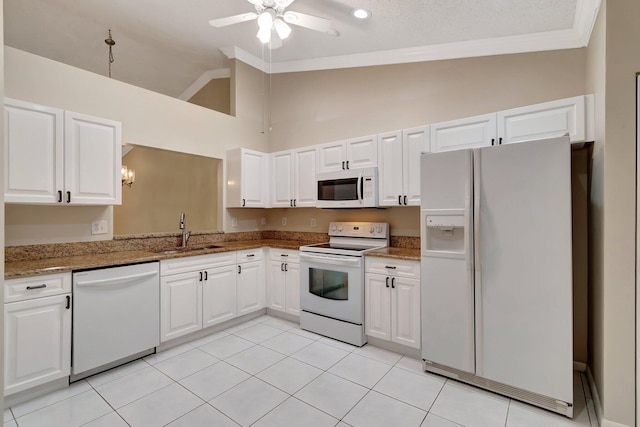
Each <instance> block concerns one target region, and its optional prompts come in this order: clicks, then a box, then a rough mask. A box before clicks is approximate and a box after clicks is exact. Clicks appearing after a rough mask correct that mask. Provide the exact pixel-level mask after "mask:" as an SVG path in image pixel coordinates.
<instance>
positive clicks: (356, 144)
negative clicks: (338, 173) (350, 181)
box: [346, 135, 378, 169]
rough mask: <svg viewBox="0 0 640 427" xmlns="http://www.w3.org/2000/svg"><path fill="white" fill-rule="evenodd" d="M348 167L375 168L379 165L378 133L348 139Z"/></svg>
mask: <svg viewBox="0 0 640 427" xmlns="http://www.w3.org/2000/svg"><path fill="white" fill-rule="evenodd" d="M346 147H347V164H346V166H347V169H358V168H373V167H376V166H378V137H377V135H370V136H363V137H360V138H352V139H349V140H347V144H346Z"/></svg>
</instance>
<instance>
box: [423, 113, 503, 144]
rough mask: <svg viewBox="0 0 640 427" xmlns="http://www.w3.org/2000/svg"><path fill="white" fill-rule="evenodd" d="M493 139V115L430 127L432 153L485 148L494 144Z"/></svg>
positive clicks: (494, 134)
mask: <svg viewBox="0 0 640 427" xmlns="http://www.w3.org/2000/svg"><path fill="white" fill-rule="evenodd" d="M495 138H496V115H495V113H492V114H484V115H482V116H475V117H468V118H464V119H458V120H451V121H448V122H442V123H436V124H433V125H431V151H433V152H439V151H451V150H460V149H463V148H479V147H487V146H489V145H493V144H494V143H495Z"/></svg>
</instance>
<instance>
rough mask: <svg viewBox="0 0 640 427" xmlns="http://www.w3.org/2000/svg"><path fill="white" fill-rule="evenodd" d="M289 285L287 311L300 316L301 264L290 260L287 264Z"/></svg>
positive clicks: (287, 287) (286, 298)
mask: <svg viewBox="0 0 640 427" xmlns="http://www.w3.org/2000/svg"><path fill="white" fill-rule="evenodd" d="M285 269H286V272H285V273H286V276H287V286H286V293H287V295H286V297H285V300H286V302H287V304H286V307H287V313H289V314H293V315H294V316H300V264H296V263H291V262H288V263H287V264H286V265H285Z"/></svg>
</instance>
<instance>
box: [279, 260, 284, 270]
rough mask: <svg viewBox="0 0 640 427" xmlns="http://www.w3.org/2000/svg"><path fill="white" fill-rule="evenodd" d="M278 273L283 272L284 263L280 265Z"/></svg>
mask: <svg viewBox="0 0 640 427" xmlns="http://www.w3.org/2000/svg"><path fill="white" fill-rule="evenodd" d="M280 271H284V262H282V263H280Z"/></svg>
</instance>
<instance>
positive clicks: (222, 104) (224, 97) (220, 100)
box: [189, 78, 231, 114]
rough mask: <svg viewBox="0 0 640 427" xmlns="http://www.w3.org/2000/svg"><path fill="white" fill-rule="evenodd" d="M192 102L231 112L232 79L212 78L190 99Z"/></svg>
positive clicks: (225, 112)
mask: <svg viewBox="0 0 640 427" xmlns="http://www.w3.org/2000/svg"><path fill="white" fill-rule="evenodd" d="M189 102H190V103H192V104H196V105H199V106H201V107H205V108H210V109H212V110H215V111H218V112H220V113H224V114H231V79H229V78H222V79H212V80H211V81H210V82H209V83H207V84H206V85H204V86H203V87H202V89H200V90H199V91H198V92H196V94H195V95H193V96H192V97H191V99H189Z"/></svg>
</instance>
